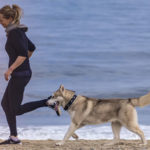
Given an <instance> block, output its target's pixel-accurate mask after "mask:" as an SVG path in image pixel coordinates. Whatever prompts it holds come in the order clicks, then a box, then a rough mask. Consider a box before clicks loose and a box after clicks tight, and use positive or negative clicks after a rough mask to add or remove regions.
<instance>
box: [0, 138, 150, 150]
mask: <svg viewBox="0 0 150 150" xmlns="http://www.w3.org/2000/svg"><path fill="white" fill-rule="evenodd" d="M0 141H1V140H0ZM110 141H111V140H78V141H72V140H69V141H67V142H66V143H65V144H64V145H63V146H55V143H56V142H58V141H55V140H43V141H42V140H39V141H37V140H36V141H32V140H24V141H22V145H5V146H0V150H150V140H149V141H148V144H147V146H140V141H139V140H121V142H120V143H119V144H116V145H113V146H112V145H111V146H110V145H109V146H108V145H106V143H109V142H110Z"/></svg>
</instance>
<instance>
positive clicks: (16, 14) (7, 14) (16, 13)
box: [0, 4, 22, 24]
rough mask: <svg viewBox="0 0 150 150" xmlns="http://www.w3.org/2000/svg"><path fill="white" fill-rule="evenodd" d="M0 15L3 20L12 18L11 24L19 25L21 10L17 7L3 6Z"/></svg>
mask: <svg viewBox="0 0 150 150" xmlns="http://www.w3.org/2000/svg"><path fill="white" fill-rule="evenodd" d="M0 14H2V15H3V17H4V18H5V19H9V18H12V20H13V21H12V23H13V24H20V19H21V16H22V9H21V8H20V7H19V6H18V5H15V4H14V5H12V7H11V6H10V5H5V6H4V7H2V8H1V9H0Z"/></svg>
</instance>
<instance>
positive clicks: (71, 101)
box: [64, 95, 77, 111]
mask: <svg viewBox="0 0 150 150" xmlns="http://www.w3.org/2000/svg"><path fill="white" fill-rule="evenodd" d="M76 97H77V95H74V96H73V97H72V99H71V100H70V101H69V102H68V104H67V105H66V106H65V107H64V110H65V111H67V110H68V109H69V107H70V106H71V105H72V103H73V102H74V101H75V99H76Z"/></svg>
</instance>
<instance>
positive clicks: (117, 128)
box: [111, 121, 122, 140]
mask: <svg viewBox="0 0 150 150" xmlns="http://www.w3.org/2000/svg"><path fill="white" fill-rule="evenodd" d="M111 127H112V131H113V134H114V140H120V130H121V127H122V124H121V123H120V122H118V121H116V122H112V123H111Z"/></svg>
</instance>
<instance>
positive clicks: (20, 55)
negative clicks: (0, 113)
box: [0, 5, 49, 144]
mask: <svg viewBox="0 0 150 150" xmlns="http://www.w3.org/2000/svg"><path fill="white" fill-rule="evenodd" d="M21 15H22V10H21V8H20V7H19V6H17V5H12V7H11V6H9V5H6V6H4V7H2V8H1V9H0V24H1V25H2V26H3V27H4V28H5V31H6V35H7V41H6V45H5V49H6V52H7V54H8V56H9V67H8V69H7V71H6V72H5V74H4V76H5V80H6V81H8V80H9V77H10V76H11V78H10V80H9V82H8V85H7V88H6V90H5V93H4V96H3V98H2V103H1V104H2V107H3V110H4V112H5V114H6V119H7V122H8V125H9V129H10V137H9V139H8V140H6V141H4V142H2V143H1V144H19V143H21V141H20V140H19V139H18V137H17V128H16V116H17V115H22V114H24V113H26V112H29V111H32V110H35V109H36V108H39V107H44V106H47V104H46V102H47V100H48V99H49V98H48V99H44V100H40V101H34V102H30V103H26V104H24V105H21V103H22V100H23V93H24V90H25V86H26V85H27V84H28V82H29V81H30V79H31V75H32V72H31V68H30V64H29V58H30V57H31V56H32V53H33V52H34V50H35V46H34V44H33V43H32V42H31V41H30V40H29V39H28V37H27V36H26V34H25V32H26V31H27V27H26V26H24V25H20V18H21Z"/></svg>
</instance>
